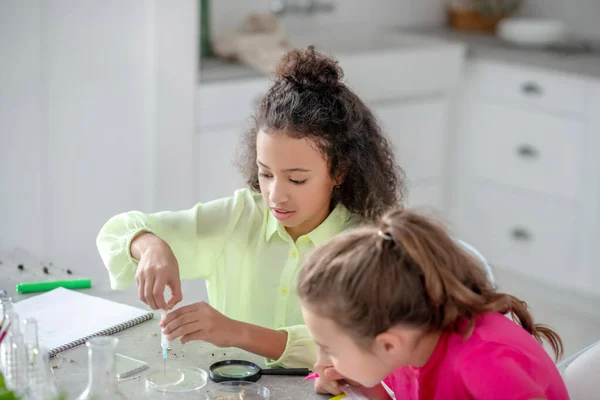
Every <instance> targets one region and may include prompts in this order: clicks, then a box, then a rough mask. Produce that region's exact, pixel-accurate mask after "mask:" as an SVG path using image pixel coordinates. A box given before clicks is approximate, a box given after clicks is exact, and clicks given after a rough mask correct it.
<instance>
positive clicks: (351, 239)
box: [298, 210, 569, 400]
mask: <svg viewBox="0 0 600 400" xmlns="http://www.w3.org/2000/svg"><path fill="white" fill-rule="evenodd" d="M298 294H299V296H300V298H301V300H302V307H303V313H304V318H305V322H306V324H307V326H308V328H309V330H310V332H311V334H312V336H313V338H314V339H315V341H316V342H317V343H318V344H319V346H320V351H321V354H320V358H319V362H318V363H317V365H316V366H315V370H316V371H317V372H318V373H319V374H320V376H321V378H320V379H324V380H329V381H330V382H333V380H334V379H341V378H343V379H345V380H347V381H349V382H352V384H355V385H356V386H358V387H360V388H361V390H362V391H363V392H364V393H365V394H366V395H367V396H368V397H369V398H371V399H389V396H388V395H387V393H386V392H385V390H384V389H383V387H382V386H381V384H380V382H381V381H384V382H385V383H386V384H387V385H388V387H389V388H390V389H391V390H392V391H393V392H394V394H395V395H396V398H397V399H399V400H408V399H415V400H416V399H422V400H429V399H434V400H453V399H461V400H462V399H486V400H487V399H489V400H495V399H498V400H500V399H502V400H505V399H511V400H532V399H547V400H563V399H568V398H569V396H568V394H567V390H566V388H565V385H564V383H563V381H562V378H561V376H560V374H559V372H558V370H557V368H556V366H555V364H554V362H553V360H552V359H551V358H550V357H549V356H548V354H547V353H546V351H545V350H544V349H543V347H542V345H541V341H542V339H545V340H546V341H547V342H548V343H549V345H550V347H551V348H552V350H553V351H554V353H555V354H556V358H557V359H559V358H560V357H561V355H562V351H563V348H562V342H561V340H560V338H559V336H558V335H557V334H556V333H555V332H554V331H552V330H551V329H550V328H548V327H546V326H543V325H538V324H535V323H534V322H533V318H532V315H531V314H530V312H529V311H528V309H527V305H526V304H525V303H524V302H523V301H521V300H519V299H517V298H515V297H514V296H511V295H509V294H505V293H498V292H496V291H494V290H493V288H492V286H491V284H490V283H489V281H488V279H487V277H486V274H485V272H484V271H483V269H482V268H481V267H480V265H479V263H478V262H477V261H476V260H475V259H473V258H472V257H471V256H470V254H469V253H467V252H466V251H465V250H464V249H463V248H462V247H461V246H460V245H459V244H457V243H456V242H455V241H454V240H453V239H452V237H451V236H450V235H449V234H448V233H447V231H446V230H445V229H444V227H443V226H441V225H440V224H438V223H436V222H435V221H433V220H432V219H429V218H427V217H426V216H423V215H421V214H418V213H415V212H413V211H407V210H394V211H391V212H389V213H387V214H386V215H385V216H384V217H383V218H382V219H381V221H380V223H379V226H377V227H365V228H361V229H357V230H354V231H351V232H347V233H345V234H342V235H339V236H337V237H335V238H334V239H332V240H331V241H330V242H328V243H327V244H325V245H324V246H321V247H320V248H317V249H316V250H315V251H314V252H313V253H312V255H311V256H310V257H309V258H308V259H307V260H306V262H305V263H304V266H303V269H302V271H301V272H300V275H299V277H298ZM504 314H506V315H507V316H509V317H511V318H510V319H509V318H507V317H505V315H504ZM321 386H323V385H321ZM325 386H326V385H325ZM329 387H333V389H334V390H332V391H334V392H335V391H336V390H335V389H336V388H337V387H336V385H335V384H332V385H330V386H329Z"/></svg>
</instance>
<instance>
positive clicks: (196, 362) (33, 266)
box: [0, 253, 328, 400]
mask: <svg viewBox="0 0 600 400" xmlns="http://www.w3.org/2000/svg"><path fill="white" fill-rule="evenodd" d="M23 258H25V261H23ZM0 261H1V262H2V263H1V264H0V277H1V278H0V289H5V290H7V291H8V293H9V295H10V296H11V297H12V298H13V301H15V302H17V301H20V300H23V299H25V298H27V297H30V296H34V295H36V294H18V293H16V291H15V285H16V284H17V283H21V282H26V281H34V280H35V281H42V280H58V279H73V278H75V276H73V275H67V274H66V271H63V270H61V269H60V268H57V267H56V266H54V267H51V270H50V273H51V275H45V274H44V273H43V272H42V268H41V267H40V262H39V261H35V260H32V259H31V258H27V257H23V256H16V257H15V256H14V255H7V254H6V253H4V254H2V253H0ZM21 262H23V263H24V264H25V271H19V270H18V268H17V265H18V264H19V263H21ZM82 292H83V293H87V294H90V295H94V296H98V297H103V298H107V299H110V300H113V301H116V302H120V303H124V304H129V305H132V306H135V307H139V308H143V309H146V308H147V306H146V305H145V304H143V303H142V302H141V301H140V300H139V299H138V298H137V295H136V290H135V288H133V287H132V288H130V289H128V290H125V291H112V290H111V289H110V287H109V286H108V283H107V282H99V283H96V280H94V285H93V287H92V288H91V289H86V290H82ZM159 319H160V314H159V313H155V318H154V319H152V320H149V321H146V322H143V323H141V324H139V325H136V326H134V327H132V328H129V329H126V330H124V331H122V332H119V333H117V334H116V335H115V336H116V337H118V338H119V345H118V348H117V352H118V353H120V354H124V355H126V356H129V357H133V358H136V359H138V360H142V361H145V362H146V363H148V365H149V366H150V370H146V371H144V372H143V373H142V374H141V375H139V376H137V377H133V378H131V379H128V380H124V381H121V382H119V388H120V390H121V391H122V392H123V393H124V394H125V395H126V396H127V397H128V398H129V399H171V398H173V399H175V398H177V399H204V394H205V393H206V390H207V389H208V388H209V387H211V386H212V385H214V383H213V382H212V381H210V379H209V382H208V384H207V386H206V387H204V388H203V389H200V390H198V391H195V392H191V393H177V394H163V393H159V392H156V391H154V390H153V389H147V388H146V385H145V380H144V375H145V374H146V373H148V372H150V371H156V368H162V366H163V360H162V355H161V350H160V336H159V335H157V333H160V331H159V328H158V321H159ZM61 357H63V358H66V359H69V360H73V361H74V362H64V360H63V362H61V363H60V365H59V367H58V368H55V370H54V371H55V375H54V376H55V379H56V381H57V383H58V385H59V386H60V387H61V388H62V389H64V390H66V391H67V393H68V395H69V397H68V399H69V400H72V399H75V398H76V397H77V396H78V395H79V394H81V392H82V391H83V390H84V389H85V387H86V385H87V380H88V377H87V373H88V372H87V370H88V367H87V351H86V347H85V346H79V347H76V348H74V349H71V350H68V351H65V352H63V353H60V354H59V355H58V356H57V357H55V358H54V359H52V360H51V363H52V364H53V365H56V364H57V362H58V360H59V359H60V358H61ZM226 359H243V360H248V361H252V362H255V363H257V364H259V365H261V366H264V361H263V359H262V357H258V356H256V355H253V354H250V353H247V352H245V351H242V350H239V349H230V348H228V349H220V348H216V347H214V346H212V345H211V344H209V343H204V342H200V341H195V342H191V343H186V344H185V345H181V344H180V343H179V341H173V342H172V343H171V352H170V358H169V360H170V361H169V363H170V365H171V366H173V367H177V366H180V365H181V366H183V365H192V366H195V367H199V368H202V369H203V370H205V371H207V372H208V368H209V366H210V365H211V364H212V363H214V362H216V361H221V360H226ZM258 383H260V384H262V385H264V386H266V387H267V388H269V390H270V392H271V399H276V400H297V399H327V398H328V397H327V396H319V395H317V394H315V393H314V390H313V385H312V383H311V382H305V381H304V380H303V378H302V377H284V376H263V377H262V378H261V379H260V380H259V382H258Z"/></svg>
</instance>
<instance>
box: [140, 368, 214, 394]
mask: <svg viewBox="0 0 600 400" xmlns="http://www.w3.org/2000/svg"><path fill="white" fill-rule="evenodd" d="M145 379H146V387H147V388H149V389H152V390H156V391H158V392H163V393H183V392H193V391H195V390H199V389H202V388H203V387H204V386H206V382H207V380H208V374H207V373H206V371H204V370H203V369H200V368H196V367H191V366H182V367H179V368H175V369H170V370H167V371H166V372H165V371H162V370H158V371H155V372H152V373H149V374H147V375H146V377H145Z"/></svg>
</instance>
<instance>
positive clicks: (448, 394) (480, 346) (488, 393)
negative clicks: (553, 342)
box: [384, 313, 569, 400]
mask: <svg viewBox="0 0 600 400" xmlns="http://www.w3.org/2000/svg"><path fill="white" fill-rule="evenodd" d="M384 382H385V383H386V385H388V386H389V388H390V389H392V391H393V392H394V394H395V395H396V398H397V399H399V400H459V399H460V400H464V399H485V400H507V399H511V400H529V399H547V400H568V399H569V395H568V394H567V389H566V388H565V385H564V383H563V380H562V378H561V376H560V373H559V372H558V369H557V368H556V366H555V365H554V362H553V361H552V359H551V358H550V356H549V355H548V353H546V351H545V350H544V349H543V347H542V346H541V345H540V344H539V343H538V342H537V341H536V340H535V339H534V338H533V336H531V335H530V334H529V333H527V331H526V330H525V329H523V328H521V327H520V326H519V325H517V324H516V323H514V322H513V321H512V320H510V319H508V318H506V317H505V316H503V315H502V314H499V313H488V314H484V315H482V316H480V317H478V318H477V319H476V320H475V329H474V331H473V334H472V335H471V336H470V337H469V339H467V340H466V341H464V339H463V337H462V335H460V334H458V333H455V332H446V333H444V334H442V336H441V337H440V340H439V342H438V344H437V346H436V348H435V350H434V351H433V354H432V355H431V357H430V358H429V360H428V361H427V363H426V364H425V365H424V366H423V367H421V368H416V367H402V368H399V369H397V370H396V371H394V373H392V374H391V375H389V376H388V377H387V378H385V380H384Z"/></svg>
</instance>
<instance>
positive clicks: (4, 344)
mask: <svg viewBox="0 0 600 400" xmlns="http://www.w3.org/2000/svg"><path fill="white" fill-rule="evenodd" d="M17 333H18V334H21V326H20V324H19V315H18V314H17V313H16V312H14V311H13V310H12V303H11V308H10V309H9V311H7V312H5V313H4V320H3V322H2V328H0V371H2V372H4V373H5V374H6V370H7V363H8V358H9V355H10V352H11V346H12V343H11V341H12V339H13V338H14V337H15V335H16V334H17Z"/></svg>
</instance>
